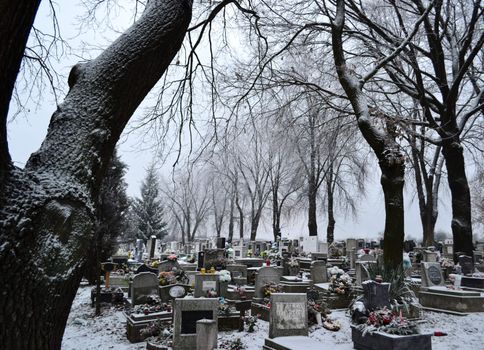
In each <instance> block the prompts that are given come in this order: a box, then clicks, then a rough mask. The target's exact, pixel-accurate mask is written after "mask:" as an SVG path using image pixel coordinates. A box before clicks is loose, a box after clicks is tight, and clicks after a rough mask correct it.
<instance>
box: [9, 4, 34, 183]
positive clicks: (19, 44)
mask: <svg viewBox="0 0 484 350" xmlns="http://www.w3.org/2000/svg"><path fill="white" fill-rule="evenodd" d="M39 5H40V0H31V1H1V2H0V13H1V14H2V20H1V21H0V33H1V34H0V82H1V83H0V193H3V192H4V185H5V181H6V179H7V176H8V175H7V173H8V169H9V168H10V165H11V164H10V154H9V152H8V140H7V117H8V109H9V105H10V99H11V97H12V92H13V88H14V86H15V81H16V79H17V74H18V72H19V69H20V65H21V62H22V57H23V54H24V51H25V47H26V45H27V40H28V38H29V33H30V29H31V28H32V24H33V23H34V19H35V15H36V13H37V9H38V8H39Z"/></svg>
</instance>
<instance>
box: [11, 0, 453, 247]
mask: <svg viewBox="0 0 484 350" xmlns="http://www.w3.org/2000/svg"><path fill="white" fill-rule="evenodd" d="M47 5H48V2H47V1H44V2H43V3H42V5H41V10H40V12H39V14H38V16H37V19H36V26H38V27H40V28H45V30H49V28H51V17H50V15H49V12H50V11H49V9H48V6H47ZM82 13H83V10H82V7H80V6H79V5H78V4H76V3H75V2H73V3H71V2H62V7H61V8H59V7H57V16H58V19H59V23H60V26H61V33H62V35H63V37H64V39H65V40H66V41H67V42H68V43H69V45H70V46H71V47H72V50H73V51H72V53H74V54H78V53H79V52H80V51H79V50H80V49H81V47H82V46H83V43H87V44H88V45H89V46H99V47H106V46H107V44H108V42H109V41H110V40H112V38H115V37H116V36H117V34H116V31H118V32H120V31H122V30H123V28H126V27H127V26H129V24H130V23H131V22H130V21H131V20H132V18H131V17H130V14H131V12H130V11H122V10H120V11H117V12H114V13H112V14H111V16H112V17H113V18H114V17H115V18H116V20H115V21H114V22H113V25H114V28H113V30H105V31H102V30H100V29H99V28H93V30H89V28H84V29H83V30H85V33H83V34H82V35H80V36H78V33H79V19H78V18H77V17H78V16H79V15H81V14H82ZM83 55H84V57H85V56H88V55H91V56H93V57H95V56H96V51H95V50H92V51H87V52H86V51H84V54H83ZM78 60H79V58H78V57H76V55H68V56H64V57H62V59H61V60H60V62H59V63H58V64H57V65H56V67H57V68H56V69H57V70H58V71H59V72H60V73H61V74H62V75H64V76H65V77H66V76H67V75H68V74H69V71H70V68H71V66H72V65H74V64H75V63H76V62H77V61H78ZM65 80H67V79H66V78H65ZM42 95H43V101H42V102H41V104H40V107H39V108H37V107H36V106H35V105H33V104H29V105H28V106H27V107H28V109H29V112H27V113H26V114H24V115H20V116H18V117H17V118H16V119H15V120H13V121H10V123H9V126H8V132H9V147H10V153H11V155H12V158H13V161H14V162H15V164H16V165H17V166H20V167H22V166H23V165H24V164H25V162H26V160H27V159H28V157H29V155H30V154H31V153H32V152H34V151H36V150H37V149H38V148H39V146H40V144H41V142H42V140H43V138H44V137H45V134H46V132H47V126H48V123H49V120H50V117H51V115H52V113H53V111H54V110H55V101H54V99H53V96H52V94H51V93H50V92H49V90H48V88H45V89H44V90H43V93H42ZM62 98H63V96H60V100H61V101H62ZM146 103H149V101H147V102H146ZM15 110H16V108H15V106H14V105H13V104H12V106H11V110H10V112H11V115H13V113H14V112H15ZM137 113H138V115H139V113H142V108H140V109H138V112H137ZM128 128H129V126H128ZM142 134H143V130H141V131H139V132H136V133H132V134H126V133H125V134H124V135H123V136H122V139H121V142H120V144H119V151H120V152H119V153H120V156H121V158H122V160H123V161H124V162H125V163H126V164H127V165H128V167H129V168H128V172H127V174H126V182H127V183H128V194H129V195H130V196H138V195H139V187H140V183H141V181H142V179H143V177H144V172H145V169H146V168H147V166H148V164H149V163H150V162H151V161H152V159H154V152H153V151H152V149H150V147H153V146H154V145H155V144H156V143H155V142H154V141H153V142H150V141H149V140H144V142H143V143H140V138H141V135H142ZM160 170H161V172H162V173H165V174H169V173H170V172H171V170H172V169H171V164H170V163H168V164H166V165H165V166H163V167H162V168H161V169H160ZM379 175H380V171H379V170H378V169H377V168H375V171H373V172H372V177H373V179H370V181H371V183H370V184H369V185H368V187H367V188H368V193H367V195H366V198H365V199H364V200H361V201H360V203H359V208H358V209H359V211H358V217H357V218H356V220H353V219H352V218H351V217H345V216H342V215H339V214H337V215H336V231H335V238H336V239H344V238H348V237H356V238H359V237H375V238H376V237H377V235H378V233H381V232H382V231H383V228H384V218H385V213H384V206H383V194H382V192H381V187H380V184H379ZM407 188H411V184H409V185H407ZM441 188H442V189H443V193H442V194H441V200H442V201H441V204H440V206H439V218H438V221H437V227H436V228H437V230H444V231H446V232H450V231H451V230H450V220H451V216H450V201H449V196H448V190H447V182H446V180H445V179H443V181H442V186H441ZM405 194H406V196H405V209H406V211H405V231H406V234H407V236H408V237H413V238H417V239H421V224H420V219H419V214H418V205H417V200H416V199H414V200H413V201H412V194H411V193H410V191H408V190H407V191H406V193H405ZM267 217H268V218H270V215H267ZM306 225H307V224H306V218H305V215H304V214H301V215H300V216H299V217H297V218H294V219H293V220H292V222H291V223H290V224H288V223H286V224H285V225H284V223H283V233H284V234H288V235H289V236H291V237H298V236H301V235H305V234H307V226H306ZM318 226H319V232H320V237H321V238H322V239H323V240H325V234H326V233H325V232H326V226H325V222H324V214H321V220H320V222H319V223H318ZM209 235H210V233H209ZM271 236H272V234H271V225H270V222H269V220H265V223H263V225H262V227H261V229H260V232H259V233H258V237H260V238H264V237H265V238H268V239H270V238H271Z"/></svg>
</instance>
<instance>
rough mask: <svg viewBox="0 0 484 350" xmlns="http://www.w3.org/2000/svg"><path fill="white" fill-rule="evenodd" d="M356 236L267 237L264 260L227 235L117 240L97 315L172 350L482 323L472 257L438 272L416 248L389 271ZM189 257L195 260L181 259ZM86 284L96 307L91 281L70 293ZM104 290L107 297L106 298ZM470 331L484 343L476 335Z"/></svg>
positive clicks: (308, 344)
mask: <svg viewBox="0 0 484 350" xmlns="http://www.w3.org/2000/svg"><path fill="white" fill-rule="evenodd" d="M355 242H356V240H354V239H348V240H347V241H346V242H345V241H343V242H341V244H340V248H339V249H338V251H337V250H333V251H332V250H331V249H329V250H327V251H326V252H324V253H321V252H316V254H314V256H313V255H312V254H311V253H307V254H306V253H305V252H304V251H300V250H299V251H293V252H292V253H290V254H288V253H287V252H284V254H282V255H279V254H277V253H278V252H279V247H278V244H285V243H284V241H281V242H266V244H265V247H268V250H266V251H263V252H260V253H259V256H260V255H263V256H264V257H267V258H266V259H265V260H264V259H261V258H260V257H258V255H257V254H254V255H253V256H251V257H248V256H240V257H237V258H235V255H233V256H231V254H232V251H233V250H232V247H231V245H230V243H227V242H225V240H217V241H214V242H213V243H210V242H209V243H207V245H206V246H205V248H203V250H201V251H197V250H196V248H191V250H190V251H188V252H187V253H177V252H175V251H172V250H170V249H168V250H166V251H165V252H162V251H161V250H159V251H158V252H157V253H156V254H152V257H151V258H149V255H148V254H146V250H145V248H144V247H143V244H139V242H138V243H137V244H135V245H134V246H133V247H134V248H135V251H134V252H129V251H128V252H125V255H123V251H121V250H120V251H118V253H117V256H116V258H115V257H114V256H113V257H112V259H110V261H108V262H105V263H103V264H102V266H103V268H102V271H101V278H102V280H103V284H102V288H101V289H100V293H101V294H100V295H101V297H100V299H99V302H100V303H101V307H102V309H103V315H102V316H101V317H100V318H98V319H96V322H98V323H100V322H102V320H103V318H105V321H106V322H107V323H109V322H114V323H116V325H115V326H114V325H113V324H111V325H110V326H109V328H110V329H114V330H115V332H116V336H115V339H116V344H117V345H116V347H119V348H120V349H144V348H146V349H174V350H177V349H180V350H187V349H215V348H219V349H232V347H231V346H234V347H235V348H236V349H266V350H280V349H283V350H287V349H289V350H296V349H306V348H308V349H319V348H320V347H321V344H323V343H324V344H327V342H333V341H334V337H335V336H336V338H337V339H338V341H337V342H336V343H333V345H332V347H333V346H334V347H335V348H336V349H353V348H354V349H375V350H377V349H395V350H397V349H412V348H415V349H432V348H433V349H440V348H442V349H444V348H446V347H445V346H444V344H445V340H441V339H442V338H444V336H442V337H440V336H439V335H440V334H441V333H446V334H447V335H445V337H448V339H449V338H452V337H453V340H452V342H459V341H462V338H461V335H459V334H458V333H456V334H452V332H457V329H458V328H457V327H459V326H458V325H459V323H460V322H462V321H464V322H470V323H471V324H472V323H473V322H479V324H481V323H482V320H483V317H484V309H483V307H484V290H483V289H482V285H481V284H480V283H481V282H480V281H481V279H483V278H484V275H483V274H482V273H481V272H479V270H478V266H479V264H480V261H476V262H473V261H471V262H469V259H467V257H466V256H464V255H462V256H459V257H458V263H457V264H455V265H453V267H452V269H451V271H450V273H448V274H444V271H446V270H447V268H448V267H447V266H445V265H446V264H448V262H446V260H445V258H441V257H440V256H438V254H435V255H437V257H435V256H434V254H430V252H431V250H425V249H423V250H422V251H427V253H426V254H423V255H422V260H421V261H420V262H419V263H417V260H416V259H417V256H418V255H417V254H412V256H413V257H412V258H411V261H410V262H409V264H408V265H409V266H411V267H410V270H411V271H410V272H408V271H405V270H404V268H402V270H401V271H399V272H398V273H396V274H395V273H393V274H391V273H389V272H388V271H387V270H386V268H385V265H383V264H382V259H381V254H382V251H381V249H371V248H364V249H358V250H357V249H356V248H355V246H356V243H355ZM258 244H259V245H260V244H261V242H258ZM156 245H159V244H158V243H156ZM301 245H302V244H301ZM223 246H225V247H223ZM249 246H250V245H249ZM347 246H350V249H346V247H347ZM160 247H161V245H160ZM177 248H178V247H177ZM182 248H183V247H182ZM138 249H141V251H142V254H139V252H138ZM160 249H161V248H160ZM178 249H179V248H178ZM431 249H433V248H431ZM416 250H417V251H419V249H418V247H416ZM181 251H184V249H181ZM317 253H319V254H317ZM344 254H346V255H344ZM123 256H124V257H125V258H126V259H124V260H123V259H122V258H121V257H123ZM131 256H132V257H139V258H140V259H139V260H137V259H132V258H129V257H131ZM191 256H197V257H198V259H196V260H195V261H194V262H187V260H188V259H190V260H192V259H191V258H190V257H191ZM269 256H270V258H268V257H269ZM298 257H303V258H304V259H309V260H310V263H309V264H308V265H307V266H308V268H307V269H306V268H304V269H301V268H300V264H299V262H298V259H297V258H298ZM342 257H343V259H342ZM428 260H429V261H428ZM115 261H118V262H117V263H116V262H115ZM303 261H304V260H303ZM291 264H292V266H291ZM123 266H124V267H123ZM127 266H129V267H127ZM154 267H156V269H155V268H154ZM291 267H297V268H298V269H291ZM185 269H186V270H185ZM249 271H252V273H253V279H252V282H251V281H250V280H249V279H248V278H247V276H248V273H249ZM464 272H465V273H464ZM113 275H120V276H123V275H124V277H125V278H124V279H119V277H118V279H116V278H113ZM121 281H123V283H121ZM463 281H466V282H464V283H463ZM124 282H126V283H124ZM118 285H120V286H119V287H118ZM126 285H127V286H129V288H126V287H124V286H126ZM87 290H89V297H90V298H93V301H91V303H89V306H88V305H86V306H83V307H84V308H88V307H90V308H91V310H92V308H93V306H94V303H95V302H94V301H95V299H96V297H97V294H96V293H97V291H96V288H95V287H94V288H92V287H91V288H90V287H87V286H86V287H82V286H81V288H80V289H79V291H78V296H77V298H82V297H84V295H86V293H85V291H87ZM107 291H112V295H113V298H106V297H103V295H105V294H106V292H107ZM119 293H121V297H120V296H119ZM120 299H121V300H120ZM76 300H77V299H76ZM79 303H82V301H81V300H79ZM81 305H82V304H81ZM76 312H79V311H78V310H75V309H74V307H73V310H72V311H71V313H74V314H73V315H71V317H70V319H69V320H70V321H69V322H68V328H67V331H66V332H67V334H68V337H67V339H66V340H65V348H66V349H69V348H70V347H72V346H73V342H74V339H76V338H75V336H73V338H70V337H71V336H72V335H71V332H73V330H75V329H77V331H82V329H83V328H86V329H87V326H86V322H89V321H86V319H82V321H81V319H80V318H79V317H78V316H79V315H78V314H76ZM76 316H77V317H76ZM446 327H448V328H446ZM73 334H75V332H74V333H73ZM111 335H113V334H111ZM104 337H105V336H104ZM473 337H475V339H474V338H473V339H474V340H472V341H476V342H478V341H480V340H479V339H480V335H478V334H475V335H473ZM102 339H104V338H102ZM248 339H252V340H250V341H248ZM202 344H203V345H202ZM236 346H239V347H236Z"/></svg>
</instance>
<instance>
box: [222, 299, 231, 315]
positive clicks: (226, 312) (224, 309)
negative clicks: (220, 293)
mask: <svg viewBox="0 0 484 350" xmlns="http://www.w3.org/2000/svg"><path fill="white" fill-rule="evenodd" d="M221 299H223V298H221ZM233 311H234V310H233V308H232V307H230V304H228V303H226V302H225V300H224V301H223V302H220V303H219V305H218V315H219V316H230V314H231V313H232V312H233Z"/></svg>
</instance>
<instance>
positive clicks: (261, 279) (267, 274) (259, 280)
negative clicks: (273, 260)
mask: <svg viewBox="0 0 484 350" xmlns="http://www.w3.org/2000/svg"><path fill="white" fill-rule="evenodd" d="M281 272H282V271H281V270H280V269H276V268H274V267H270V266H268V267H261V268H260V269H259V270H258V271H257V275H256V276H255V292H254V298H256V299H262V298H264V292H263V290H262V289H263V288H264V286H265V285H266V284H267V283H270V282H274V283H279V281H280V280H281Z"/></svg>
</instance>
